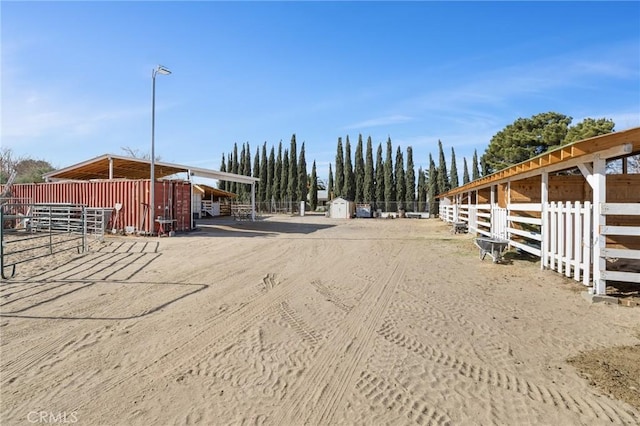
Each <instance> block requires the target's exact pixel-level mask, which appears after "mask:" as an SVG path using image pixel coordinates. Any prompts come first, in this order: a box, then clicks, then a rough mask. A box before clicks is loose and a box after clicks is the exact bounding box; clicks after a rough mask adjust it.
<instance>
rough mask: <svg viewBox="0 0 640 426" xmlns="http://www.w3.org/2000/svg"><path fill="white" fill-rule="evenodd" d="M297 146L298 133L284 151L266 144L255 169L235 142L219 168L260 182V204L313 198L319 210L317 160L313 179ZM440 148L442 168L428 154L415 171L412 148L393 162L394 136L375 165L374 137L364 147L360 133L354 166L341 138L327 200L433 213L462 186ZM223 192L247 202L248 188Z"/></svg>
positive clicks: (231, 185) (475, 170)
mask: <svg viewBox="0 0 640 426" xmlns="http://www.w3.org/2000/svg"><path fill="white" fill-rule="evenodd" d="M296 145H297V143H296V135H295V134H293V135H292V137H291V143H290V146H289V148H288V149H287V148H284V149H283V146H282V141H280V143H279V144H278V148H277V151H276V148H275V147H274V146H271V148H270V150H269V154H268V155H267V143H266V142H265V143H264V144H263V145H262V149H261V150H260V149H259V148H258V149H256V153H255V157H254V162H253V167H252V166H251V153H250V146H249V143H248V142H247V143H245V144H243V145H242V151H241V152H240V155H238V146H237V144H234V148H233V152H231V153H229V154H227V156H226V158H225V155H224V154H223V155H222V163H221V166H220V170H221V171H223V172H231V173H235V174H241V175H245V176H253V177H256V178H258V179H259V182H258V183H257V188H256V202H257V203H258V204H259V205H261V206H264V205H265V204H268V203H272V204H273V203H275V204H276V205H282V204H283V203H289V206H291V204H293V205H296V204H297V203H298V202H299V201H301V200H305V201H306V200H307V194H309V198H308V200H309V204H310V207H311V209H312V210H315V208H316V206H317V203H318V177H317V173H316V162H315V160H314V161H313V166H312V171H311V175H308V174H307V164H306V160H305V148H304V142H303V144H302V147H301V149H300V154H299V156H298V155H297V146H296ZM438 148H439V156H438V166H437V167H436V164H435V162H434V160H433V158H432V156H431V154H429V168H428V170H423V169H422V167H420V168H419V169H418V171H417V173H416V171H415V166H414V162H413V149H412V147H411V146H409V147H407V149H406V162H405V159H404V153H403V152H402V150H401V149H400V147H399V146H398V147H397V149H396V151H395V161H394V160H393V144H392V142H391V138H388V139H387V141H386V149H385V156H384V159H383V144H382V143H380V144H378V146H377V150H376V159H375V164H374V159H373V144H372V141H371V136H369V137H368V138H367V143H366V147H365V146H364V143H363V139H362V134H360V135H359V136H358V143H357V145H356V149H355V153H354V156H353V162H352V156H351V143H350V140H349V136H348V135H347V136H346V139H345V144H344V145H343V143H342V138H341V137H339V138H338V143H337V148H336V157H335V172H334V169H333V167H332V164H329V179H328V185H327V190H328V194H329V198H330V199H332V198H336V197H343V198H345V199H348V200H351V201H355V202H356V203H370V204H372V206H373V207H374V208H376V209H384V210H385V211H394V210H399V209H404V210H407V211H428V212H430V213H432V214H435V213H437V209H438V205H437V202H436V195H437V194H439V193H443V192H446V191H448V190H450V189H451V188H455V187H457V186H459V182H458V171H457V165H456V158H455V151H454V149H453V148H452V149H451V163H450V165H451V168H450V172H448V171H447V163H446V159H445V155H444V151H443V147H442V142H441V141H438ZM463 165H464V169H463V178H462V180H463V182H462V183H463V184H465V183H468V182H469V181H470V180H471V179H470V175H469V170H468V165H467V159H466V158H464V162H463ZM479 177H480V171H479V167H478V156H477V153H476V152H474V155H473V160H472V175H471V178H472V179H474V180H475V179H477V178H479ZM416 180H417V182H416ZM219 188H220V189H223V190H225V191H229V192H233V193H236V194H238V199H239V200H240V201H242V202H246V201H248V200H249V197H250V190H251V189H250V185H246V184H241V183H235V182H228V181H220V182H219Z"/></svg>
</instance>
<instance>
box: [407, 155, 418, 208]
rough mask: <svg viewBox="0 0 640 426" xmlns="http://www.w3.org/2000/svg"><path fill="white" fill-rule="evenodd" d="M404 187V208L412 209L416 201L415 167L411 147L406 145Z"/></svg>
mask: <svg viewBox="0 0 640 426" xmlns="http://www.w3.org/2000/svg"><path fill="white" fill-rule="evenodd" d="M405 181H406V187H407V189H406V190H405V200H406V204H405V206H404V208H405V209H407V210H409V211H413V208H414V204H415V201H416V169H415V166H414V165H413V148H411V147H410V146H408V147H407V171H406V173H405Z"/></svg>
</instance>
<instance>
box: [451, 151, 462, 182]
mask: <svg viewBox="0 0 640 426" xmlns="http://www.w3.org/2000/svg"><path fill="white" fill-rule="evenodd" d="M459 186H460V184H459V183H458V166H457V165H456V151H455V150H454V149H453V147H451V188H457V187H459Z"/></svg>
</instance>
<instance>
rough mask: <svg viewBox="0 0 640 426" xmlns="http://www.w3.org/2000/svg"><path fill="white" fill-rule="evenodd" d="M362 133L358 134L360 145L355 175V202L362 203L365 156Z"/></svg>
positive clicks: (357, 148)
mask: <svg viewBox="0 0 640 426" xmlns="http://www.w3.org/2000/svg"><path fill="white" fill-rule="evenodd" d="M362 152H363V145H362V134H360V135H359V136H358V145H357V146H356V153H355V169H354V175H355V178H356V179H355V180H356V193H355V200H354V201H355V202H356V203H362V202H363V201H364V157H363V154H362Z"/></svg>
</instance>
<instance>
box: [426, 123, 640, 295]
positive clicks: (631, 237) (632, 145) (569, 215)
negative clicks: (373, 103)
mask: <svg viewBox="0 0 640 426" xmlns="http://www.w3.org/2000/svg"><path fill="white" fill-rule="evenodd" d="M639 164H640V127H637V128H632V129H629V130H625V131H621V132H614V133H610V134H607V135H602V136H598V137H594V138H590V139H585V140H582V141H577V142H574V143H571V144H568V145H564V146H561V147H559V148H557V149H554V150H551V151H547V152H545V153H543V154H541V155H539V156H537V157H535V158H531V159H529V160H527V161H524V162H522V163H519V164H516V165H514V166H511V167H508V168H506V169H503V170H500V171H499V172H496V173H493V174H491V175H488V176H485V177H482V178H480V179H477V180H475V181H473V182H470V183H468V184H466V185H463V186H460V187H458V188H455V189H452V190H450V191H448V192H446V193H444V194H439V195H438V198H439V199H440V206H439V216H440V218H441V219H442V220H444V221H446V222H450V223H463V224H466V225H467V228H468V229H469V231H470V232H474V233H476V234H478V235H479V236H483V237H488V238H493V239H497V240H506V241H508V245H509V246H510V247H512V248H516V249H519V250H522V251H524V252H527V253H530V254H533V255H535V256H538V257H540V259H541V267H542V268H547V269H553V270H556V271H558V272H559V273H563V274H565V275H566V276H567V277H573V278H574V279H575V280H577V281H581V282H582V283H583V284H584V285H586V286H590V287H591V288H590V289H589V292H590V293H591V294H595V295H604V294H606V287H607V281H618V282H624V283H625V284H627V283H630V285H636V284H637V285H640V269H638V267H637V265H638V264H640V170H638V169H639V168H640V167H639V166H638V165H639Z"/></svg>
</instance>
